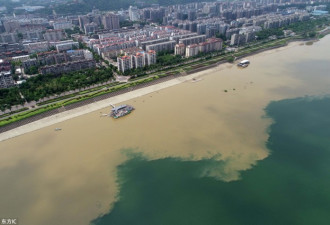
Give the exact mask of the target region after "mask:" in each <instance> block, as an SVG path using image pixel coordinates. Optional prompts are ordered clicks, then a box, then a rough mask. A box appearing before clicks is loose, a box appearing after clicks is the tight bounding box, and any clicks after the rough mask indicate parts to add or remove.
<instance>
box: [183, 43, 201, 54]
mask: <svg viewBox="0 0 330 225" xmlns="http://www.w3.org/2000/svg"><path fill="white" fill-rule="evenodd" d="M198 50H199V47H198V45H197V44H192V45H188V46H187V47H186V57H192V56H195V55H198Z"/></svg>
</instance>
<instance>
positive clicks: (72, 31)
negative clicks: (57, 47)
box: [65, 26, 83, 37]
mask: <svg viewBox="0 0 330 225" xmlns="http://www.w3.org/2000/svg"><path fill="white" fill-rule="evenodd" d="M65 33H66V34H67V35H68V37H71V35H72V34H81V33H83V32H81V31H80V28H79V27H77V26H76V27H74V28H73V29H65Z"/></svg>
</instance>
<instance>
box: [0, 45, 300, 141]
mask: <svg viewBox="0 0 330 225" xmlns="http://www.w3.org/2000/svg"><path fill="white" fill-rule="evenodd" d="M301 43H303V42H300V41H299V42H291V43H289V44H288V45H287V46H284V47H281V48H277V49H272V50H268V51H263V52H261V53H257V54H255V55H267V54H271V53H273V52H276V51H282V50H285V49H288V48H291V47H293V46H297V45H299V44H301ZM234 64H236V63H234ZM228 66H232V64H229V63H226V64H222V65H221V66H219V68H220V67H221V68H225V67H228ZM213 69H214V68H211V69H207V70H203V71H200V72H197V73H193V74H191V75H187V76H184V77H180V78H176V79H172V80H169V81H165V82H162V83H159V84H156V85H152V86H148V87H145V88H142V89H138V90H135V91H132V92H129V93H125V94H122V95H118V96H115V97H111V98H108V99H106V100H102V101H99V102H95V103H92V104H88V105H85V106H82V107H79V108H76V109H72V110H69V111H65V112H62V113H59V114H56V115H53V116H50V117H46V118H43V119H40V120H38V121H35V122H32V123H29V124H26V125H23V126H20V127H18V128H15V129H13V130H10V131H6V132H3V133H0V141H4V140H7V139H10V138H13V137H17V136H20V135H23V134H26V133H28V132H32V131H35V130H38V129H41V128H44V127H47V126H51V125H54V124H57V123H59V122H63V121H66V120H68V119H72V118H75V117H78V116H81V115H84V114H87V113H90V112H93V111H96V110H100V109H103V108H106V107H109V105H110V103H111V104H118V103H121V102H124V101H127V100H130V99H133V98H137V97H141V96H143V95H147V94H150V93H152V92H156V91H159V90H162V89H164V88H168V87H171V86H174V85H177V84H180V83H182V82H186V81H192V79H193V78H196V77H199V76H203V75H205V74H208V73H210V71H212V70H213ZM109 110H110V107H109Z"/></svg>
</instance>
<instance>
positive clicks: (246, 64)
mask: <svg viewBox="0 0 330 225" xmlns="http://www.w3.org/2000/svg"><path fill="white" fill-rule="evenodd" d="M249 64H250V61H249V60H247V59H244V60H242V61H240V62H239V63H238V64H237V66H240V67H243V68H245V67H248V66H249Z"/></svg>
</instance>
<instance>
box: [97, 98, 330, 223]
mask: <svg viewBox="0 0 330 225" xmlns="http://www.w3.org/2000/svg"><path fill="white" fill-rule="evenodd" d="M266 112H267V114H268V116H270V117H272V118H273V119H274V123H273V125H271V127H270V128H269V134H270V137H269V140H268V143H267V147H268V148H269V149H270V150H271V155H270V156H269V157H268V158H266V159H264V160H262V161H259V163H258V164H257V165H255V166H254V167H253V168H252V169H250V170H247V171H243V172H242V173H241V179H240V180H237V181H232V182H223V181H219V180H216V179H214V178H210V177H201V174H202V172H203V171H204V168H205V167H210V166H216V167H217V168H218V169H219V168H220V169H221V167H222V166H224V165H225V164H226V163H227V162H225V161H224V162H216V161H212V160H204V161H203V160H202V161H197V162H191V161H180V160H177V159H173V158H166V159H161V160H153V161H148V160H146V159H144V158H143V157H141V156H136V157H132V158H131V159H130V160H128V161H127V162H126V163H125V164H123V165H121V166H120V167H119V172H118V173H119V183H120V193H119V201H117V202H116V203H115V204H114V206H113V209H112V211H111V212H109V214H106V215H104V216H102V217H100V218H98V219H96V220H95V221H93V223H94V224H97V225H104V224H111V225H120V224H125V225H130V224H134V225H139V224H141V225H169V224H171V225H185V224H187V225H194V224H196V225H197V224H198V225H200V224H207V225H212V224H216V225H219V224H224V225H272V224H274V225H279V224H283V225H311V224H313V225H314V224H315V225H323V224H324V225H328V224H330V98H322V99H311V98H299V99H292V100H282V101H278V102H272V103H270V104H269V105H268V107H267V108H266Z"/></svg>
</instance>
